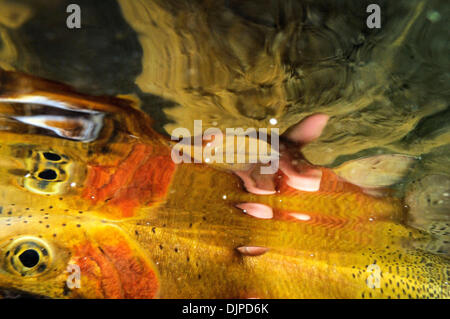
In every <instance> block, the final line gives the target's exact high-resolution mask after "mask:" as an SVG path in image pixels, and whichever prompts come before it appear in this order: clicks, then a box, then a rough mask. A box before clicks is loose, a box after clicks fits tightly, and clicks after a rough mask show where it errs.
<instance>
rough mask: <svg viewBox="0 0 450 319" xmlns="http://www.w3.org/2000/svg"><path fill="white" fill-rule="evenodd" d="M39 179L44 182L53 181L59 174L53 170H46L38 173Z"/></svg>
mask: <svg viewBox="0 0 450 319" xmlns="http://www.w3.org/2000/svg"><path fill="white" fill-rule="evenodd" d="M38 177H39V178H40V179H43V180H47V181H53V180H55V179H56V178H57V177H58V174H57V173H56V171H55V170H53V169H45V170H43V171H40V172H39V173H38Z"/></svg>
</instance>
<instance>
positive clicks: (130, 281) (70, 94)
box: [0, 72, 449, 298]
mask: <svg viewBox="0 0 450 319" xmlns="http://www.w3.org/2000/svg"><path fill="white" fill-rule="evenodd" d="M0 100H1V102H2V103H1V105H0V108H1V113H2V115H3V117H2V119H1V122H2V123H1V124H2V126H1V128H2V129H1V133H0V139H1V145H0V162H1V166H0V170H1V171H0V176H1V179H0V203H1V208H0V288H1V289H0V291H1V292H2V295H4V296H8V293H12V292H16V293H19V294H20V293H27V294H32V295H36V296H45V297H52V298H448V297H449V289H448V280H449V263H448V259H446V258H445V257H443V256H439V255H435V254H431V253H429V252H426V251H424V250H421V249H419V248H417V247H418V246H419V244H420V243H421V242H424V241H427V240H428V239H429V237H430V235H428V234H427V233H425V232H423V231H419V230H416V229H414V228H411V227H408V226H406V225H405V224H404V223H403V221H404V219H405V216H406V214H407V211H406V209H405V207H404V204H403V202H402V200H401V199H397V198H394V197H390V196H384V197H374V196H371V195H369V194H367V193H366V192H364V190H363V189H362V188H361V187H358V186H356V185H353V184H351V183H348V182H346V181H343V180H342V179H340V178H338V176H337V175H336V174H335V173H334V172H333V171H332V170H330V169H327V168H314V169H315V170H319V171H320V174H321V182H320V187H319V188H318V190H317V191H302V190H298V189H295V188H294V187H292V183H290V182H289V179H288V176H287V175H286V174H285V173H284V172H283V171H281V170H279V171H278V172H277V173H276V174H274V181H272V182H273V185H274V186H273V187H274V189H275V192H271V193H268V194H256V193H254V192H249V191H248V187H246V184H245V183H244V182H243V180H242V179H241V178H240V177H239V176H238V175H239V174H235V173H233V172H231V171H229V170H224V169H220V168H217V167H214V166H211V165H207V164H193V163H192V164H189V163H181V164H175V163H174V162H173V161H172V158H171V145H172V144H171V141H170V140H168V139H166V138H165V137H163V136H162V135H160V134H158V133H156V132H155V131H153V129H152V128H151V125H150V124H151V120H150V118H149V117H148V116H147V115H146V114H144V113H143V112H141V111H140V110H139V109H138V108H136V107H134V106H133V104H132V103H131V102H130V101H129V100H126V99H120V98H103V97H91V96H86V95H83V94H79V93H76V92H75V91H73V90H71V89H69V88H67V87H65V86H64V85H60V84H57V83H53V82H49V81H44V80H40V79H36V78H32V77H29V76H26V75H23V74H18V73H9V72H2V73H1V92H0ZM247 186H248V185H247Z"/></svg>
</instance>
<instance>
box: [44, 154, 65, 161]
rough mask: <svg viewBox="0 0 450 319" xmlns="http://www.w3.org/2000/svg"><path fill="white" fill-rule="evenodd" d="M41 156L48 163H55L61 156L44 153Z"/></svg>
mask: <svg viewBox="0 0 450 319" xmlns="http://www.w3.org/2000/svg"><path fill="white" fill-rule="evenodd" d="M43 155H44V157H45V158H46V159H48V160H49V161H53V162H57V161H60V160H61V156H59V155H58V154H55V153H51V152H45V153H44V154H43Z"/></svg>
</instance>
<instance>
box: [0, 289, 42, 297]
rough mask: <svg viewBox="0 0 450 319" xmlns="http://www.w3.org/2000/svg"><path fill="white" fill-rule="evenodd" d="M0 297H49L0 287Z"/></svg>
mask: <svg viewBox="0 0 450 319" xmlns="http://www.w3.org/2000/svg"><path fill="white" fill-rule="evenodd" d="M0 299H50V298H49V297H48V296H44V295H40V294H35V293H31V292H27V291H23V290H20V289H14V288H2V287H0Z"/></svg>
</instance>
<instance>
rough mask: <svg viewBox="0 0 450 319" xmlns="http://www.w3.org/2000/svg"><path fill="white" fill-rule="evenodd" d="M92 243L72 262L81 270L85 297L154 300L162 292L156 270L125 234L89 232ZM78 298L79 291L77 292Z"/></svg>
mask: <svg viewBox="0 0 450 319" xmlns="http://www.w3.org/2000/svg"><path fill="white" fill-rule="evenodd" d="M87 235H88V236H89V240H87V241H85V242H81V243H78V244H77V245H75V246H74V256H73V259H72V261H71V263H72V264H76V265H78V266H79V267H80V270H81V281H82V282H81V288H82V290H81V292H82V293H83V297H86V295H85V294H87V297H89V298H91V297H96V298H98V297H102V298H108V299H116V298H121V299H122V298H126V299H150V298H156V297H157V296H158V291H159V278H158V274H157V270H156V267H155V266H154V264H153V263H152V262H151V261H150V260H149V258H148V257H147V256H146V255H145V253H144V252H143V251H142V250H141V249H140V248H139V247H138V246H137V245H136V244H135V243H134V242H133V240H132V239H131V238H129V237H128V236H127V235H126V234H124V233H123V231H122V230H120V229H119V228H117V227H116V226H112V225H104V226H101V227H98V226H95V227H92V228H89V229H88V233H87ZM74 293H75V294H76V293H77V291H76V289H75V290H74Z"/></svg>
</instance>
